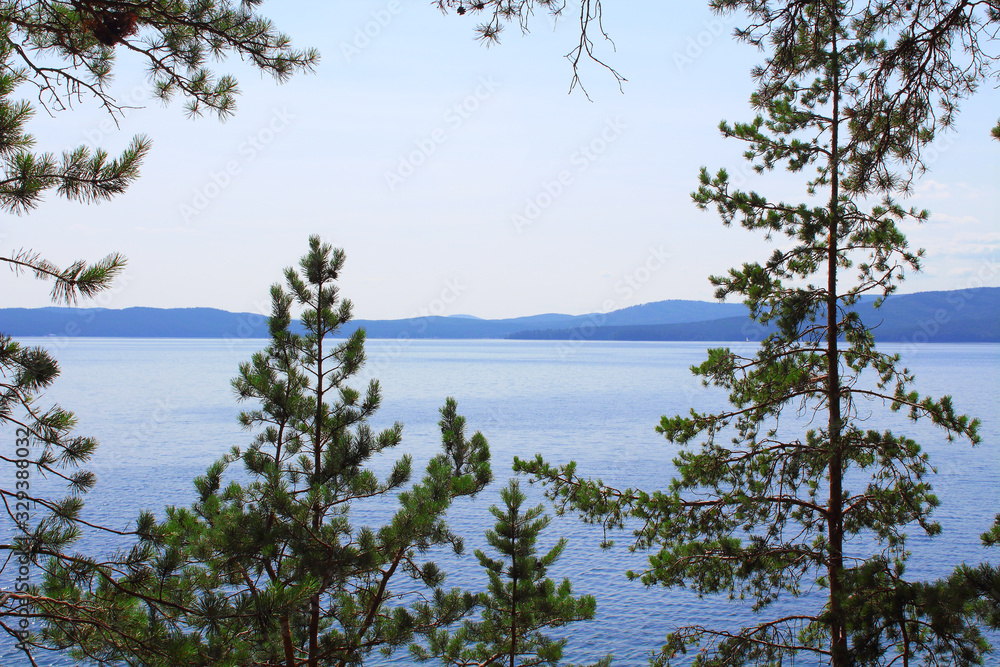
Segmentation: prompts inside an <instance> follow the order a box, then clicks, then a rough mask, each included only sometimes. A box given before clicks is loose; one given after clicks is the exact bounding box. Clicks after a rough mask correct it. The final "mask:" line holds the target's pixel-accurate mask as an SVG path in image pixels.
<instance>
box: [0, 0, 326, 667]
mask: <svg viewBox="0 0 1000 667" xmlns="http://www.w3.org/2000/svg"><path fill="white" fill-rule="evenodd" d="M256 4H257V3H253V2H251V3H239V5H238V6H234V5H233V3H231V2H228V1H227V0H210V1H202V0H198V1H197V2H174V1H171V2H166V1H157V2H142V3H136V2H125V1H120V0H110V1H107V2H105V1H102V2H91V1H89V0H72V1H70V2H44V3H37V2H30V3H26V2H0V169H2V171H3V177H2V178H0V209H3V210H4V211H6V212H8V213H13V214H19V215H20V214H24V213H28V212H30V211H32V210H33V209H35V208H36V207H37V206H39V205H40V203H41V201H42V199H43V197H44V196H45V195H46V194H48V193H52V192H54V193H56V194H58V195H59V196H62V197H64V198H66V199H69V200H71V201H76V202H81V203H85V204H89V203H95V202H101V201H105V200H108V199H111V198H113V197H115V196H116V195H119V194H121V193H122V192H124V191H125V189H126V188H127V187H128V186H129V184H131V183H132V182H133V181H134V180H135V179H136V178H137V176H138V172H139V167H140V165H141V162H142V160H143V158H144V157H145V156H146V154H147V153H148V152H149V150H150V146H151V143H150V141H149V139H147V138H146V137H144V136H137V137H135V138H134V139H133V140H132V142H131V144H130V145H129V147H128V148H126V149H125V150H124V151H123V152H122V153H121V155H119V156H118V157H117V158H111V157H110V156H109V155H108V154H107V152H105V151H104V150H101V149H90V148H87V147H83V146H81V147H76V148H72V149H69V150H66V151H65V152H63V154H62V155H61V156H56V155H53V154H51V153H36V152H33V148H34V145H35V140H34V138H33V137H32V136H31V135H30V134H28V133H27V130H26V124H27V123H28V122H29V121H30V119H31V118H32V115H33V113H34V106H33V105H32V104H31V103H29V102H27V101H14V100H12V99H11V97H12V96H13V95H14V94H15V91H16V90H18V89H19V87H21V86H25V85H28V86H34V87H35V88H37V94H38V103H39V104H41V105H42V106H43V107H44V108H45V109H46V111H48V112H50V113H54V114H55V113H58V112H67V111H71V109H72V107H73V106H74V105H79V104H80V103H81V102H82V101H83V100H85V99H87V98H91V99H92V100H94V101H95V102H96V103H97V104H98V105H99V106H100V107H102V108H103V109H105V110H106V111H107V112H108V113H109V114H111V116H112V118H113V119H115V120H117V119H119V118H120V117H122V116H123V114H124V113H125V111H126V107H123V106H121V104H120V103H119V102H118V101H117V100H116V98H115V96H114V94H113V92H112V90H111V85H110V84H111V81H112V78H113V73H114V65H115V55H116V50H117V49H118V47H121V50H122V51H127V52H129V53H131V54H139V55H141V56H142V57H143V58H144V59H145V60H146V62H147V64H148V65H149V73H150V81H151V84H152V88H153V91H152V92H153V95H154V96H155V97H157V98H159V99H161V100H163V101H164V102H166V101H168V100H170V99H171V98H173V97H174V96H176V95H178V94H180V96H181V97H184V98H185V99H186V100H187V109H188V112H189V113H191V114H199V113H202V112H203V111H205V110H211V111H213V112H214V113H216V114H217V115H218V116H220V117H222V118H224V117H226V116H228V115H230V114H232V113H233V111H234V110H235V102H236V96H237V94H238V87H237V83H236V80H235V79H234V78H233V77H231V76H228V75H227V76H217V75H216V74H215V73H214V72H213V69H212V67H211V66H209V58H213V57H216V56H222V55H224V54H226V53H229V54H234V55H239V56H241V57H243V58H244V59H246V60H249V61H251V62H252V63H253V64H254V65H255V67H256V68H257V69H259V70H260V71H262V72H267V73H270V74H272V75H273V76H274V77H275V78H277V79H278V80H284V79H286V78H287V77H288V76H290V75H291V74H292V73H294V72H295V71H300V70H308V69H311V68H312V66H313V65H314V64H315V62H316V61H317V58H318V55H317V54H316V52H315V51H313V50H297V49H294V48H292V47H291V44H290V42H289V40H288V38H287V37H286V36H285V35H283V34H281V33H280V32H277V31H276V30H275V29H274V28H273V26H272V25H271V23H270V21H268V20H267V19H266V18H263V17H261V16H260V15H258V14H257V13H256V12H255V10H254V5H256ZM12 220H16V218H9V219H8V221H7V224H13V222H12ZM0 263H3V264H5V265H6V266H8V267H9V268H10V269H11V270H12V271H14V272H15V273H18V274H20V273H30V274H32V275H33V276H34V277H36V278H38V279H41V280H50V281H52V282H53V289H52V300H53V302H55V303H59V304H66V305H73V304H75V303H76V301H77V299H78V298H81V297H82V298H88V297H92V296H94V295H95V294H97V293H99V292H101V291H102V290H105V289H107V288H108V287H109V286H110V285H111V282H112V281H113V280H114V278H115V277H116V276H117V275H119V274H120V273H121V271H122V270H123V269H124V266H125V258H124V257H122V256H121V255H120V254H118V253H111V254H109V255H108V256H107V257H105V258H103V259H101V260H98V261H96V262H88V261H83V260H81V261H77V262H73V263H72V264H70V265H69V266H66V267H59V266H56V265H55V264H53V263H52V262H50V261H48V260H46V259H44V258H43V256H42V254H41V253H40V252H37V251H35V250H31V249H19V250H14V251H12V252H11V253H10V254H9V256H2V257H0ZM58 374H59V367H58V364H57V362H56V360H55V359H54V358H53V356H52V355H51V354H50V353H49V352H47V351H46V350H45V349H43V348H42V347H37V346H35V347H26V346H23V345H21V344H19V343H18V342H16V341H14V340H13V339H12V338H11V337H10V336H7V335H4V334H3V333H0V427H6V426H9V427H11V429H12V430H13V433H12V434H11V436H12V437H15V439H16V445H17V447H16V448H15V453H14V454H12V455H10V456H8V455H7V454H6V453H5V454H3V455H2V460H3V461H4V462H5V463H7V464H10V465H9V466H8V465H5V466H4V467H5V468H7V469H8V470H9V471H10V475H9V476H5V477H4V482H2V483H0V495H2V496H3V500H4V502H5V506H6V507H7V510H8V516H9V517H10V519H11V524H10V528H11V530H10V531H9V537H8V536H5V538H4V540H3V543H2V544H0V551H2V552H5V553H4V554H0V561H2V562H3V563H4V565H2V566H0V572H4V574H6V573H7V572H10V571H11V570H10V569H8V568H12V569H14V570H19V569H20V567H22V566H23V567H24V568H28V569H29V570H34V571H36V572H38V573H45V572H47V571H48V572H49V573H51V572H52V571H55V572H56V573H57V575H58V576H57V577H56V578H57V579H59V578H64V577H65V576H67V573H72V576H73V577H84V578H87V577H92V578H93V577H96V578H97V579H103V580H105V582H106V583H109V582H111V581H113V580H114V579H115V578H116V577H120V576H123V575H128V573H129V572H130V571H131V569H132V568H133V567H134V566H135V564H136V563H139V562H141V561H142V558H143V557H144V556H145V555H148V554H147V553H146V552H145V551H144V550H143V549H142V548H140V549H138V550H133V551H132V552H127V553H124V554H118V555H116V556H111V557H109V558H108V559H107V560H104V561H102V562H97V561H95V560H93V559H91V558H87V557H84V556H81V555H79V554H72V553H71V552H70V551H69V548H70V547H71V545H72V543H73V541H74V540H75V539H76V538H77V537H78V536H79V535H80V533H81V529H82V528H83V527H84V524H83V523H81V522H80V520H79V517H80V511H81V509H82V506H83V503H82V499H81V494H82V493H83V492H85V491H87V490H88V489H89V488H91V487H92V486H93V485H94V483H95V477H94V475H93V474H91V473H90V472H88V471H86V470H83V469H81V466H82V465H84V464H85V463H86V462H87V460H89V458H90V457H91V456H92V455H93V452H94V450H95V448H96V447H97V446H98V443H97V441H96V440H94V439H93V438H89V437H85V436H76V435H73V433H72V429H73V426H74V424H75V422H76V419H75V417H74V416H73V414H72V413H71V412H69V411H68V410H66V409H64V408H62V407H60V406H58V405H52V406H49V407H42V405H40V403H39V401H38V400H37V397H38V395H39V394H40V393H41V392H43V391H44V390H45V389H46V388H47V387H49V386H51V385H52V383H53V382H54V381H55V379H56V378H57V376H58ZM15 455H16V457H15ZM22 455H23V456H22ZM32 475H34V479H36V480H37V481H38V482H40V480H41V478H42V477H43V476H46V477H49V478H55V479H62V480H65V481H66V483H67V485H68V488H69V491H70V493H69V495H68V496H66V497H65V498H51V497H43V496H41V495H39V493H38V492H37V491H38V483H37V482H36V483H35V484H34V485H32V484H31V481H30V478H31V476H32ZM25 507H27V508H28V509H24V508H25ZM144 521H146V523H145V524H143V525H142V526H140V527H147V528H148V527H149V526H150V525H151V523H149V522H150V521H151V517H148V516H147V517H145V518H144ZM89 528H92V529H95V530H101V531H106V532H108V533H113V534H116V535H122V534H126V533H129V532H131V531H128V530H125V529H115V528H109V527H101V526H90V527H89ZM49 559H54V560H49ZM39 578H40V576H36V577H35V578H34V581H35V582H36V583H37V581H38V579H39ZM22 583H23V582H22V581H21V579H20V578H19V579H18V581H17V586H16V587H15V589H14V590H12V591H4V592H3V593H2V594H0V632H5V634H7V635H9V636H13V637H18V639H21V638H22V637H23V628H22V626H21V625H20V621H21V620H22V619H24V618H27V616H26V615H34V616H35V617H43V616H45V615H52V616H53V617H57V618H60V619H63V621H68V620H69V619H71V618H73V617H74V616H77V617H78V618H79V619H80V620H81V623H84V624H86V623H89V622H91V621H93V620H95V619H98V618H101V617H109V618H110V617H112V616H113V610H108V609H105V610H97V609H91V608H84V607H79V606H76V603H75V601H74V600H73V599H71V598H60V597H52V596H51V595H49V596H44V595H40V591H39V588H38V587H37V585H31V586H27V585H25V586H22ZM109 585H110V583H109ZM57 588H58V587H57ZM51 590H55V589H51V588H50V592H51ZM66 592H67V594H69V593H70V592H69V591H68V590H67V591H66ZM39 604H41V606H39ZM36 639H37V638H36ZM34 641H35V640H34V639H31V640H29V641H28V642H27V643H23V644H21V645H23V646H24V648H25V651H26V658H27V659H28V660H29V661H30V660H32V657H31V655H30V651H31V649H32V646H33V642H34Z"/></svg>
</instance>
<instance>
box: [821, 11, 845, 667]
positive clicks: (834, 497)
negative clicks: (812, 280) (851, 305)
mask: <svg viewBox="0 0 1000 667" xmlns="http://www.w3.org/2000/svg"><path fill="white" fill-rule="evenodd" d="M830 14H831V17H830V18H831V21H830V24H831V25H830V30H831V31H832V67H831V69H832V74H831V75H832V77H833V81H832V93H833V94H832V98H833V114H832V119H833V123H832V128H831V132H832V136H831V140H830V144H831V145H830V150H831V153H830V172H831V176H830V213H829V216H830V219H829V239H828V242H827V244H828V247H827V294H826V344H827V352H826V358H827V389H826V395H827V396H826V397H827V404H828V408H829V416H830V421H829V425H828V430H829V438H830V464H829V465H830V467H829V475H830V506H829V515H828V517H827V529H828V539H829V548H830V560H829V564H828V565H827V568H828V575H829V579H830V642H831V665H832V667H846V665H847V635H846V628H845V623H844V611H843V600H842V597H843V592H844V591H843V581H842V573H843V570H844V514H843V505H844V497H843V473H842V470H843V451H842V447H843V444H842V442H841V426H842V425H841V414H840V359H839V350H838V348H837V334H838V333H839V331H838V327H837V315H838V311H837V243H838V240H839V239H838V225H839V222H840V213H839V199H840V171H839V170H840V147H839V145H838V141H839V138H840V137H839V135H840V132H839V130H840V126H839V123H840V58H839V53H838V51H837V48H838V47H837V29H838V16H837V3H836V0H834V1H833V3H832V8H831V11H830Z"/></svg>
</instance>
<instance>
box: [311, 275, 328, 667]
mask: <svg viewBox="0 0 1000 667" xmlns="http://www.w3.org/2000/svg"><path fill="white" fill-rule="evenodd" d="M324 287H325V283H324V282H320V284H319V285H318V286H317V287H316V415H315V421H314V423H313V486H314V487H315V486H316V485H317V484H318V482H319V479H320V474H319V472H320V467H321V465H322V463H323V333H324V324H323V288H324ZM322 523H323V517H322V512H321V509H320V506H319V500H318V499H317V500H316V504H315V505H314V506H313V520H312V527H313V533H314V534H315V535H319V529H320V526H321V525H322ZM308 664H309V667H319V591H317V592H316V593H314V594H313V596H312V597H311V598H310V599H309V663H308Z"/></svg>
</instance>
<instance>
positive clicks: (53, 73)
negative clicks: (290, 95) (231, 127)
mask: <svg viewBox="0 0 1000 667" xmlns="http://www.w3.org/2000/svg"><path fill="white" fill-rule="evenodd" d="M258 5H260V0H251V1H249V2H231V0H152V1H149V2H128V1H125V0H71V1H56V2H20V1H4V2H0V24H2V25H5V26H6V30H5V31H4V33H5V34H4V39H3V43H4V45H5V46H9V45H12V44H17V45H18V47H19V48H18V49H17V55H16V59H15V60H14V64H13V66H12V67H13V69H15V70H17V71H21V72H23V73H25V74H26V75H27V76H28V77H29V78H30V79H31V81H32V82H33V83H34V84H35V85H37V86H38V88H39V89H40V95H39V99H41V100H43V101H44V102H45V103H46V104H47V105H48V106H49V107H50V108H52V109H53V110H63V109H67V108H69V107H70V106H71V105H72V103H73V102H74V101H76V100H78V99H80V98H83V97H93V98H94V99H95V100H96V101H97V102H98V103H99V104H100V105H101V106H103V107H104V108H105V109H106V110H107V111H108V112H110V113H111V114H112V115H117V114H120V113H121V112H122V111H123V107H121V106H120V104H119V103H118V102H116V100H115V98H114V96H113V95H111V94H110V93H109V91H108V86H109V84H110V83H111V80H112V78H113V74H114V66H115V60H116V55H117V53H118V47H121V50H122V51H123V52H125V53H129V54H133V55H137V56H139V57H140V58H142V59H143V60H144V61H145V63H146V65H147V69H148V74H149V80H150V83H151V86H152V92H153V94H154V95H155V96H157V97H159V98H160V99H162V100H163V101H168V100H170V99H171V98H172V97H174V96H175V95H176V94H177V93H180V94H181V96H182V97H184V98H185V99H186V101H187V110H188V112H189V113H190V114H200V113H201V112H202V111H203V110H204V109H206V108H207V109H210V110H211V111H213V112H214V113H216V114H218V115H219V116H220V117H226V116H228V115H230V114H232V113H233V111H234V110H235V105H236V95H237V94H238V93H239V88H238V84H237V81H236V79H235V78H234V77H232V76H230V75H222V76H219V75H217V74H216V73H215V72H214V71H213V69H212V67H211V65H210V63H211V62H212V61H218V60H221V59H222V58H223V57H225V56H227V55H234V56H237V57H239V58H240V59H242V60H245V61H247V62H250V63H252V64H253V66H254V67H255V68H257V69H259V70H260V71H261V72H263V73H267V74H270V75H271V76H273V77H274V78H275V79H277V80H279V81H283V80H285V79H287V78H288V77H289V76H291V75H292V74H293V73H294V72H296V71H300V70H304V69H311V68H312V67H313V66H314V65H315V64H316V62H317V61H318V59H319V55H318V54H317V52H316V51H315V50H312V49H308V50H297V49H294V48H292V46H291V42H290V40H289V38H288V37H287V36H286V35H284V34H282V33H280V32H278V31H277V30H275V28H274V26H273V25H272V23H271V21H270V20H269V19H267V18H266V17H263V16H260V15H259V14H258V13H257V12H256V9H257V6H258Z"/></svg>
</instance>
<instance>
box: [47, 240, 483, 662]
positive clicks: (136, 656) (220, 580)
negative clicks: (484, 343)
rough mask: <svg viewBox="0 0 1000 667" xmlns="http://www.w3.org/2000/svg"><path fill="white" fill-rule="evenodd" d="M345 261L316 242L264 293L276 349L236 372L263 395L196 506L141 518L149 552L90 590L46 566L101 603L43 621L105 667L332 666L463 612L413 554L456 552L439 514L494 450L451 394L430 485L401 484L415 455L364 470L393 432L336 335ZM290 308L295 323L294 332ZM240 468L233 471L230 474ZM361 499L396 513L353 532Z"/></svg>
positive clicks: (346, 342) (347, 309) (353, 342)
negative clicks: (85, 618)
mask: <svg viewBox="0 0 1000 667" xmlns="http://www.w3.org/2000/svg"><path fill="white" fill-rule="evenodd" d="M343 263H344V253H343V251H341V250H339V249H337V250H334V249H333V248H331V247H330V246H329V245H326V244H323V243H321V241H320V239H319V238H318V237H315V236H314V237H312V238H310V240H309V252H308V253H307V254H306V255H305V256H304V257H303V258H302V260H301V262H300V264H299V267H298V270H296V269H292V268H289V269H287V270H286V271H285V286H284V287H282V286H280V285H275V286H273V287H272V288H271V299H272V315H271V318H270V321H269V326H270V335H271V342H270V345H269V346H268V347H267V349H266V350H264V351H263V352H259V353H257V354H255V355H254V356H253V358H252V359H251V360H250V361H249V362H246V363H244V364H242V365H241V366H240V372H239V375H238V376H237V377H236V379H234V380H233V387H234V389H235V390H236V392H237V395H238V396H239V398H240V399H241V400H246V401H253V402H255V403H258V404H259V407H256V408H253V409H250V410H247V411H245V412H243V413H242V414H241V416H240V420H241V423H242V424H243V426H244V427H246V428H247V429H249V430H253V431H254V432H255V435H254V438H253V440H252V442H251V444H250V445H249V446H248V447H246V448H239V447H236V448H233V450H232V451H231V452H230V453H229V454H227V455H226V456H224V457H223V458H222V459H220V460H219V461H217V462H216V463H215V464H213V465H212V466H211V467H210V468H209V469H208V471H207V472H206V474H205V475H204V476H202V477H199V478H198V479H196V480H195V487H196V489H197V494H198V497H197V501H196V502H195V503H194V505H192V506H191V507H190V508H178V507H170V508H168V510H167V518H166V520H165V521H164V522H163V523H160V524H158V525H155V526H154V525H152V524H151V522H150V519H149V517H148V516H146V517H143V518H142V519H141V520H140V526H142V528H141V532H143V533H144V537H145V540H146V542H145V544H144V545H140V546H139V547H137V549H142V548H145V549H147V550H149V549H152V550H153V551H154V553H153V554H152V557H145V558H143V559H141V560H139V559H137V560H136V561H135V562H134V563H133V568H132V571H130V572H128V573H125V574H124V575H123V576H122V577H119V578H118V579H116V580H114V581H110V582H109V581H106V580H96V579H93V578H91V579H88V580H86V581H84V582H82V583H83V585H81V581H80V578H79V577H75V578H74V577H73V576H72V575H73V573H72V572H71V571H70V570H66V571H64V572H63V573H62V574H64V576H63V577H53V579H52V581H51V582H50V585H51V586H52V587H53V589H54V590H55V591H56V592H58V593H59V594H60V595H62V596H68V595H76V596H77V597H80V598H81V599H82V600H83V601H84V604H86V605H90V606H92V607H94V608H95V609H100V610H105V611H104V615H103V616H100V617H98V618H95V619H94V620H95V622H94V623H92V624H90V625H89V626H87V627H82V628H81V627H80V624H79V623H75V622H71V623H61V622H60V621H59V620H55V621H53V622H52V623H51V624H50V627H49V637H50V638H51V639H52V641H55V642H57V643H60V644H61V645H64V646H67V647H73V648H74V650H75V652H76V654H77V655H80V656H86V657H89V658H91V659H92V660H95V661H103V662H107V663H111V664H117V663H123V664H136V663H141V664H143V665H150V666H152V665H162V666H163V667H167V666H168V665H169V666H173V665H179V664H183V665H192V666H193V665H205V666H208V665H212V666H213V667H219V666H224V665H232V666H234V667H235V666H236V665H246V664H253V665H258V666H261V667H264V666H274V667H279V666H280V667H301V666H303V665H304V666H307V667H319V666H321V665H323V666H327V665H341V666H343V665H356V664H360V663H362V662H363V660H364V659H365V657H366V656H367V655H368V654H370V653H371V652H372V651H374V650H376V649H383V650H387V651H388V650H391V649H392V648H393V647H396V646H399V645H405V644H408V643H410V642H411V641H412V639H413V633H414V632H423V631H426V630H428V629H430V628H432V627H436V626H438V625H441V624H447V623H451V622H453V621H454V620H455V619H456V618H458V617H460V616H461V615H462V614H464V613H465V612H466V611H467V610H468V604H466V602H465V600H464V598H463V597H462V596H461V595H460V594H458V593H456V592H445V591H443V590H441V589H440V587H441V584H442V582H443V579H444V575H443V573H442V572H441V571H440V570H439V569H438V567H437V566H436V565H435V564H434V563H433V562H430V561H424V560H423V554H424V553H425V552H427V551H428V550H430V549H432V548H434V547H442V546H444V547H449V548H452V549H455V550H457V551H460V550H461V549H462V540H461V538H460V537H459V536H458V535H456V534H455V533H453V532H452V531H451V530H450V529H449V527H448V524H447V521H446V516H445V515H446V512H447V510H448V508H449V506H450V505H451V504H452V503H453V502H454V501H455V499H457V498H461V497H465V496H472V495H475V494H476V493H478V492H479V491H480V490H482V489H483V488H484V487H485V486H486V484H488V483H489V481H490V480H491V471H490V465H489V447H488V445H487V442H486V439H485V438H484V437H483V436H482V435H481V434H480V433H478V432H477V433H476V434H474V435H473V436H472V437H471V438H467V437H466V435H465V420H464V418H462V417H461V416H459V415H458V414H457V408H456V404H455V401H454V400H452V399H448V400H447V401H446V403H445V405H444V407H443V408H442V409H441V421H440V427H441V435H442V451H441V453H440V454H438V455H436V456H434V457H433V458H432V459H431V460H430V461H429V462H428V463H427V466H426V471H425V473H424V476H423V479H422V480H421V481H420V482H419V483H417V484H413V485H412V486H409V488H407V486H408V485H409V484H410V477H411V469H412V459H411V457H410V456H409V455H404V456H402V457H401V458H400V459H399V460H397V461H396V462H395V464H394V465H392V466H391V468H390V469H389V470H388V472H387V473H386V474H385V475H384V477H383V478H382V479H379V476H378V475H377V474H376V473H375V471H374V470H373V469H372V468H371V467H370V466H371V465H372V463H373V459H375V458H377V457H378V458H381V457H384V456H385V455H387V454H388V453H389V450H392V449H393V448H395V447H396V446H397V445H399V443H400V441H401V438H402V425H401V424H399V423H397V424H395V425H394V426H392V427H390V428H387V429H385V430H382V431H380V432H375V431H373V430H372V429H371V427H370V426H369V425H368V421H369V420H370V419H371V417H372V416H373V415H374V414H375V412H376V411H377V410H378V408H379V404H380V402H381V392H380V389H379V384H378V382H377V381H376V380H372V381H371V382H370V383H369V384H368V386H367V388H366V389H365V390H364V391H358V390H356V389H354V388H352V387H350V386H349V385H348V381H349V380H350V378H351V377H352V376H354V375H355V374H356V373H357V372H358V371H359V370H360V369H361V367H362V365H363V364H364V362H365V351H364V343H365V333H364V330H363V329H358V330H357V331H355V332H354V333H353V334H351V335H350V336H349V337H348V338H346V339H343V340H338V339H337V334H338V332H339V330H340V329H341V327H342V326H343V325H345V324H346V323H347V322H348V321H349V320H350V319H351V303H350V301H347V300H341V299H340V296H339V293H338V288H337V285H336V282H337V278H338V276H339V273H340V271H341V268H342V266H343ZM293 307H297V308H301V309H302V312H301V326H302V328H303V329H304V333H298V332H296V331H295V330H294V327H293V320H292V309H293ZM235 463H240V464H241V465H242V471H240V472H237V471H233V472H231V473H230V472H227V471H229V469H230V468H231V467H232V466H233V464H235ZM227 476H228V477H230V480H229V481H228V483H224V477H227ZM394 499H395V500H396V502H397V503H398V508H397V509H396V510H395V512H391V507H392V504H393V500H394ZM365 508H367V509H368V510H369V511H370V514H369V516H375V517H377V516H378V515H379V513H380V511H384V512H383V513H385V514H387V515H390V514H391V515H390V516H388V517H387V521H386V522H385V523H384V524H383V525H381V526H368V525H361V520H360V519H357V518H356V517H357V515H358V514H359V512H361V510H363V509H365ZM401 579H402V580H403V583H401V581H400V580H401ZM84 588H86V590H82V589H84ZM420 588H423V589H426V590H427V594H428V595H430V596H432V597H436V599H437V600H438V602H439V603H440V605H439V607H438V609H439V610H440V613H439V614H434V615H431V616H429V617H428V616H426V615H423V614H417V613H414V612H412V611H410V610H409V609H408V607H407V605H406V604H405V603H404V602H405V600H406V598H407V595H409V596H414V595H416V594H415V593H414V592H413V591H414V590H415V589H420ZM401 590H402V591H408V593H403V592H400V591H401Z"/></svg>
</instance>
